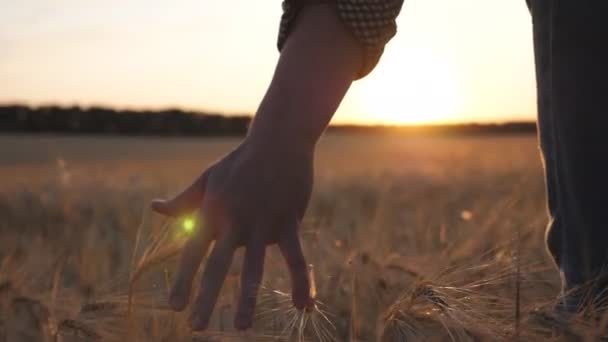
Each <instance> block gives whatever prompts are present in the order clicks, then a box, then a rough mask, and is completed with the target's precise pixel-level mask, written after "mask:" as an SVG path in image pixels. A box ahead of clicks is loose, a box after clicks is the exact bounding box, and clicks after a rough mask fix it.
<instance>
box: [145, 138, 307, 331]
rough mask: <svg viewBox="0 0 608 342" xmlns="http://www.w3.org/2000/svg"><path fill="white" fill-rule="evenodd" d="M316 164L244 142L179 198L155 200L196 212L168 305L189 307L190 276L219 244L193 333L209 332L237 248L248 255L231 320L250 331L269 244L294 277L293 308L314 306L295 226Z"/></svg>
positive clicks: (169, 208)
mask: <svg viewBox="0 0 608 342" xmlns="http://www.w3.org/2000/svg"><path fill="white" fill-rule="evenodd" d="M312 160H313V153H312V151H304V152H300V151H297V152H296V151H293V150H288V149H287V148H285V147H284V146H259V145H255V146H254V145H253V144H249V143H248V142H247V141H245V142H244V143H243V144H242V145H241V146H240V147H239V148H237V149H236V150H235V151H234V152H232V153H230V154H229V155H227V156H226V157H224V158H223V159H222V160H220V161H219V162H217V163H216V164H214V165H213V166H211V167H210V168H209V169H207V170H206V171H205V172H203V174H202V175H201V176H200V177H199V178H198V179H197V180H196V181H195V182H194V183H193V184H192V185H191V186H190V187H189V188H187V189H186V190H184V191H183V192H182V193H181V194H179V195H178V196H176V197H175V198H174V199H172V200H168V201H164V200H155V201H154V202H153V203H152V208H153V209H154V210H155V211H157V212H159V213H161V214H164V215H168V216H173V217H176V216H181V215H185V214H189V213H191V212H193V211H195V210H199V219H198V220H197V227H196V230H195V233H194V235H193V236H192V237H191V238H190V240H189V241H188V242H187V243H186V245H185V247H184V250H183V253H182V257H181V262H180V266H179V272H178V274H177V277H176V279H175V283H174V285H173V288H172V290H171V294H170V299H169V302H170V305H171V307H172V308H173V309H174V310H177V311H181V310H183V309H184V308H185V307H186V306H187V305H188V302H189V299H190V292H191V288H192V281H193V278H194V276H195V274H196V272H197V270H198V267H199V265H200V263H201V261H202V259H203V257H204V256H205V255H207V250H208V249H209V246H210V245H211V242H212V241H215V243H214V246H213V250H212V251H211V252H210V253H209V256H208V259H207V261H206V263H205V268H204V272H203V276H202V280H201V284H200V290H199V294H198V296H197V298H196V299H195V300H194V302H193V307H192V309H191V319H190V321H191V325H192V328H193V329H194V330H203V329H205V328H206V327H207V325H208V323H209V318H210V317H211V313H212V311H213V307H214V306H215V303H216V301H217V297H218V294H219V292H220V289H221V287H222V284H223V282H224V279H225V278H226V274H227V272H228V269H229V267H230V264H231V261H232V257H233V254H234V252H235V250H236V248H238V247H239V246H244V247H245V248H246V251H245V257H244V260H243V268H242V273H241V286H242V290H241V295H240V299H239V303H238V309H237V314H236V317H235V320H234V324H235V327H236V328H237V329H248V328H250V327H251V325H252V320H253V315H254V310H255V305H256V297H257V292H258V289H259V287H260V283H261V281H262V275H263V272H264V255H265V251H266V246H267V245H269V244H274V243H276V244H278V246H279V248H280V250H281V252H282V254H283V256H284V257H285V260H286V262H287V265H288V267H289V271H290V274H291V279H292V293H293V303H294V305H295V306H296V307H297V308H299V309H302V308H304V307H306V306H308V305H311V302H312V299H311V298H310V295H309V287H310V284H309V279H308V274H307V265H306V261H305V259H304V255H303V254H302V248H301V245H300V241H299V237H298V225H299V222H300V220H301V219H302V216H303V215H304V212H305V210H306V206H307V204H308V200H309V197H310V193H311V189H312V182H313V166H312Z"/></svg>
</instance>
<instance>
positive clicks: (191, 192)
mask: <svg viewBox="0 0 608 342" xmlns="http://www.w3.org/2000/svg"><path fill="white" fill-rule="evenodd" d="M208 175H209V170H207V171H205V172H203V174H202V175H201V176H200V177H199V178H198V179H197V180H195V181H194V183H192V184H191V185H190V186H189V187H188V188H186V189H185V190H184V191H182V192H181V193H180V194H178V195H177V196H175V197H174V198H173V199H170V200H163V199H156V200H154V201H152V204H151V206H152V209H153V210H154V211H156V212H158V213H160V214H163V215H166V216H171V217H177V216H180V215H184V214H188V213H191V212H193V211H194V210H196V209H198V208H200V206H201V204H202V202H203V197H204V195H205V186H206V184H207V178H208Z"/></svg>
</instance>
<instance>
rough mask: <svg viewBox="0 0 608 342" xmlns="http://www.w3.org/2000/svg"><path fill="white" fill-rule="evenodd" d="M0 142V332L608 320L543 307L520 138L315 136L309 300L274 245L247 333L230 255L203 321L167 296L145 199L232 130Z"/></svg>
mask: <svg viewBox="0 0 608 342" xmlns="http://www.w3.org/2000/svg"><path fill="white" fill-rule="evenodd" d="M2 141H4V142H10V144H2V145H1V146H2V147H0V179H2V181H0V216H1V217H2V218H3V219H2V220H1V221H0V341H2V342H4V341H10V342H13V341H65V342H67V341H70V342H71V341H127V340H128V341H386V342H388V341H391V342H393V341H394V342H400V341H486V340H488V341H496V340H507V341H511V340H520V341H543V340H547V339H552V340H589V341H593V340H597V339H599V338H600V336H601V332H602V331H603V330H604V326H605V325H606V323H607V321H606V320H605V319H604V320H602V319H599V320H595V319H589V318H588V316H589V314H588V313H587V315H586V316H583V315H581V316H580V317H578V316H577V317H572V318H571V319H569V320H567V321H565V320H564V317H559V316H555V315H553V314H552V313H551V311H550V310H544V309H543V308H549V307H550V306H551V305H552V304H553V303H554V301H555V298H556V296H557V295H558V288H559V279H558V276H557V274H556V272H555V270H554V269H553V267H552V265H551V262H550V260H549V259H548V257H547V256H546V254H545V250H544V246H543V233H544V226H545V222H546V217H545V207H544V187H543V181H542V170H541V164H540V161H539V159H538V149H537V147H536V142H535V138H534V137H532V136H525V137H510V138H507V137H503V138H492V137H486V138H481V137H479V138H436V139H432V138H398V137H380V136H375V137H356V136H328V137H326V138H325V139H324V140H323V141H322V143H321V145H320V147H319V153H318V158H317V163H316V169H317V182H316V185H315V192H314V195H313V198H312V201H311V204H310V207H309V210H308V212H307V215H306V218H305V220H304V222H303V226H302V237H303V240H304V248H305V252H306V255H307V256H308V259H309V260H308V261H309V262H310V263H311V264H313V265H315V267H314V271H312V272H313V274H314V277H315V280H316V282H315V285H316V286H315V288H316V296H315V297H316V298H315V300H316V302H317V305H316V306H315V307H314V308H313V309H311V310H308V311H298V310H295V309H294V308H293V307H292V306H291V299H290V295H289V292H288V291H289V279H288V278H287V276H286V275H287V273H286V272H285V267H284V265H283V261H282V259H281V257H280V253H278V251H277V250H276V249H275V248H270V250H269V253H268V260H267V265H266V270H267V271H266V274H265V284H266V286H265V287H264V288H263V289H262V290H261V293H260V299H259V307H258V311H257V319H256V323H255V326H254V328H253V329H252V330H251V331H249V332H245V333H242V332H236V331H234V329H233V328H232V316H233V314H234V310H235V305H234V304H235V303H236V296H237V295H238V292H239V281H238V279H239V278H238V274H239V267H240V263H239V262H235V264H234V265H233V267H232V269H231V271H230V273H229V276H228V279H227V281H226V284H225V286H224V289H223V291H222V293H221V297H220V299H219V300H218V304H217V307H216V311H215V313H214V316H213V317H212V322H211V325H210V331H208V332H205V333H192V332H191V331H190V330H189V328H188V325H187V314H186V313H173V312H171V311H170V310H168V307H167V304H166V297H167V292H168V286H169V285H168V284H170V283H171V277H172V274H173V272H174V270H175V266H176V258H175V256H176V255H177V254H178V252H179V248H180V246H181V244H182V243H183V240H184V236H183V235H180V231H181V230H180V229H179V227H178V226H179V224H180V222H170V221H164V220H163V219H162V218H160V217H158V216H156V215H154V214H152V213H150V211H149V210H148V209H147V203H148V202H149V201H150V199H152V198H154V197H157V196H162V195H165V194H171V193H174V192H175V191H177V190H178V189H179V188H180V187H181V186H183V185H186V184H187V183H188V182H189V181H190V180H191V179H192V178H193V177H194V176H195V175H196V174H197V173H198V172H199V171H200V170H201V169H202V168H203V167H204V166H205V165H207V164H208V163H209V162H211V161H212V160H213V159H215V158H217V157H219V156H220V155H221V154H222V153H225V152H226V151H228V150H229V149H230V148H232V147H233V146H234V145H235V144H236V140H230V139H216V140H194V139H190V140H187V139H184V140H179V139H175V140H172V139H165V140H158V141H157V140H155V139H126V138H125V139H114V138H107V139H101V138H56V137H46V138H40V137H38V138H35V139H30V138H28V137H2ZM15 151H18V152H19V153H15ZM518 232H519V233H518ZM235 259H236V260H239V259H240V255H238V256H237V258H235Z"/></svg>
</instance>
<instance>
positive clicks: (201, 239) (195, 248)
mask: <svg viewBox="0 0 608 342" xmlns="http://www.w3.org/2000/svg"><path fill="white" fill-rule="evenodd" d="M204 222H205V221H204V220H202V219H201V220H199V223H198V224H199V226H198V227H197V233H196V235H195V236H193V237H192V238H190V240H188V242H186V245H185V246H184V248H183V250H182V256H181V260H180V264H179V270H178V272H177V276H176V278H175V282H174V283H173V287H172V288H171V294H170V295H169V304H170V305H171V308H172V309H173V310H175V311H182V310H184V308H186V306H187V305H188V302H189V300H190V292H191V290H192V281H193V280H194V276H195V275H196V272H197V271H198V267H199V266H200V264H201V261H202V260H203V258H204V257H205V255H206V254H207V250H208V249H209V245H210V244H211V241H212V240H213V234H212V231H211V229H210V227H206V226H205V223H204Z"/></svg>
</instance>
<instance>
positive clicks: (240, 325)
mask: <svg viewBox="0 0 608 342" xmlns="http://www.w3.org/2000/svg"><path fill="white" fill-rule="evenodd" d="M251 325H252V321H251V319H250V318H249V317H247V316H246V315H237V317H236V318H235V320H234V327H235V328H236V329H237V330H247V329H249V328H251Z"/></svg>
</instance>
